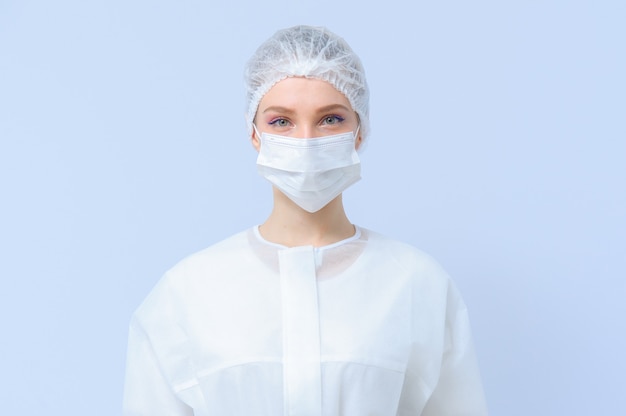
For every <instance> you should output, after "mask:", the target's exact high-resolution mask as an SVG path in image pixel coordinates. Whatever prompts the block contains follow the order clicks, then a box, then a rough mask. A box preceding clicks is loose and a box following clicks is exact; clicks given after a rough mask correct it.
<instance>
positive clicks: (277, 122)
mask: <svg viewBox="0 0 626 416" xmlns="http://www.w3.org/2000/svg"><path fill="white" fill-rule="evenodd" d="M344 121H345V118H344V117H341V116H340V115H337V114H331V115H327V116H324V117H322V119H321V120H320V124H321V125H326V126H334V125H337V124H341V123H343V122H344ZM267 124H269V125H270V126H274V127H282V128H286V127H294V126H295V125H294V124H293V123H291V121H289V120H288V119H286V118H284V117H276V118H274V119H271V120H270V121H268V123H267Z"/></svg>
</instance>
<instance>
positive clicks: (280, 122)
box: [268, 118, 291, 127]
mask: <svg viewBox="0 0 626 416" xmlns="http://www.w3.org/2000/svg"><path fill="white" fill-rule="evenodd" d="M268 124H270V125H272V126H275V127H289V125H290V124H291V123H289V120H287V119H286V118H276V119H274V120H272V121H270V122H269V123H268Z"/></svg>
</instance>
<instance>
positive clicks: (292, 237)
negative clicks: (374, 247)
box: [259, 189, 355, 247]
mask: <svg viewBox="0 0 626 416" xmlns="http://www.w3.org/2000/svg"><path fill="white" fill-rule="evenodd" d="M259 232H260V233H261V235H262V236H263V238H265V239H266V240H268V241H271V242H273V243H277V244H281V245H284V246H287V247H297V246H307V245H310V246H314V247H321V246H325V245H328V244H332V243H336V242H337V241H341V240H345V239H346V238H349V237H351V236H353V235H354V233H355V229H354V225H352V224H351V223H350V221H349V220H348V217H347V216H346V213H345V211H344V208H343V202H342V199H341V195H339V196H338V197H337V198H335V199H333V200H332V201H331V202H330V203H329V204H328V205H326V206H325V207H324V208H322V209H321V210H319V211H317V212H313V213H311V212H307V211H305V210H303V209H302V208H300V207H299V206H298V205H296V204H295V203H294V202H293V201H291V200H290V199H289V198H287V197H286V196H285V195H283V194H282V193H281V192H280V191H278V190H276V189H274V209H273V210H272V213H271V214H270V216H269V217H268V219H267V220H266V221H265V222H264V223H263V224H262V225H261V226H259Z"/></svg>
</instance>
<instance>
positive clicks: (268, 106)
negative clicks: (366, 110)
mask: <svg viewBox="0 0 626 416" xmlns="http://www.w3.org/2000/svg"><path fill="white" fill-rule="evenodd" d="M254 123H255V125H256V127H257V130H258V131H259V133H270V134H277V135H281V136H290V137H297V138H303V139H309V138H315V137H323V136H330V135H333V134H339V133H346V132H350V131H356V130H357V128H358V125H359V120H358V116H357V114H356V112H355V111H354V110H352V106H351V105H350V102H349V101H348V99H347V98H346V96H345V95H343V94H342V93H340V92H339V91H337V90H336V89H335V87H333V86H332V85H331V84H329V83H328V82H326V81H322V80H319V79H313V78H302V77H292V78H286V79H284V80H282V81H280V82H278V83H277V84H276V85H274V86H273V87H272V88H271V89H270V90H269V91H268V92H267V94H265V96H264V97H263V99H261V102H260V103H259V108H258V110H257V113H256V117H255V119H254ZM360 143H361V135H360V134H359V136H358V137H357V140H356V144H355V146H356V147H357V148H358V147H359V145H360ZM252 144H253V145H254V147H255V148H256V149H257V151H258V150H259V149H260V146H261V142H260V140H259V137H257V135H256V132H253V133H252Z"/></svg>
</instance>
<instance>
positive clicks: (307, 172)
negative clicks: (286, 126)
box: [255, 127, 361, 212]
mask: <svg viewBox="0 0 626 416" xmlns="http://www.w3.org/2000/svg"><path fill="white" fill-rule="evenodd" d="M255 130H256V127H255ZM356 134H358V130H357V132H356V133H355V132H347V133H341V134H336V135H333V136H325V137H318V138H314V139H302V138H293V137H287V136H279V135H275V134H269V133H262V134H260V135H259V133H258V131H257V135H259V136H260V138H261V148H260V150H259V156H258V158H257V169H258V171H259V173H260V174H261V176H263V177H265V178H266V179H267V180H268V181H270V182H271V183H272V184H273V185H274V186H275V187H277V188H278V189H279V190H280V191H281V192H282V193H283V194H285V195H286V196H287V197H288V198H289V199H291V200H292V201H293V202H295V203H296V204H297V205H298V206H300V207H301V208H302V209H304V210H306V211H308V212H316V211H319V210H320V209H322V208H323V207H325V206H326V205H327V204H328V203H329V202H330V201H332V200H333V199H334V198H336V197H337V196H338V195H339V194H341V193H342V192H343V191H344V190H345V189H346V188H348V187H349V186H350V185H352V184H353V183H355V182H357V181H358V180H359V179H361V162H360V160H359V156H358V154H357V152H356V149H355V140H356Z"/></svg>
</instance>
